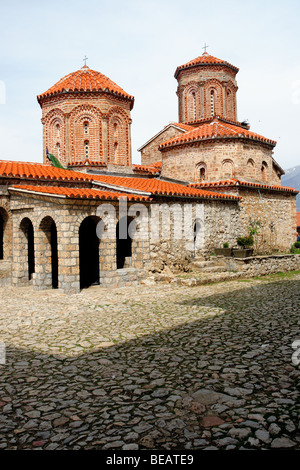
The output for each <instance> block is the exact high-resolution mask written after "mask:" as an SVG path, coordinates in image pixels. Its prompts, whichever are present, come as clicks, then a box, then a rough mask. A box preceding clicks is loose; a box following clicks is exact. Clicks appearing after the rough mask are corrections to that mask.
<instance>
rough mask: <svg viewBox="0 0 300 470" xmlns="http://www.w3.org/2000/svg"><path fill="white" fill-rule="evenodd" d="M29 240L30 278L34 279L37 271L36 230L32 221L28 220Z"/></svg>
mask: <svg viewBox="0 0 300 470" xmlns="http://www.w3.org/2000/svg"><path fill="white" fill-rule="evenodd" d="M27 241H28V279H29V280H30V279H32V274H33V273H34V271H35V257H34V230H33V225H32V222H31V221H30V220H29V221H28V231H27Z"/></svg>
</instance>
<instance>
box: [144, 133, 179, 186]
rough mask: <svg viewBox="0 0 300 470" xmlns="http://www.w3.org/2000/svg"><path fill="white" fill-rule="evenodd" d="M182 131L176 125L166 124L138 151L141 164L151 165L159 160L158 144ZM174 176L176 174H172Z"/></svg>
mask: <svg viewBox="0 0 300 470" xmlns="http://www.w3.org/2000/svg"><path fill="white" fill-rule="evenodd" d="M183 132H184V131H183V130H180V129H179V128H178V127H175V126H167V128H166V129H165V130H163V131H162V132H160V133H159V134H158V135H157V136H156V137H154V138H153V139H152V140H150V142H149V143H147V144H145V145H144V146H143V147H142V148H141V150H140V152H141V164H142V165H151V164H153V163H156V162H159V161H161V159H162V155H161V152H160V150H158V146H159V145H160V144H162V143H163V142H166V141H167V140H169V139H172V138H173V137H176V136H177V135H179V134H182V133H183ZM174 178H176V176H174Z"/></svg>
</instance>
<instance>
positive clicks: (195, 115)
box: [192, 91, 197, 119]
mask: <svg viewBox="0 0 300 470" xmlns="http://www.w3.org/2000/svg"><path fill="white" fill-rule="evenodd" d="M192 97H193V115H194V119H196V117H197V112H196V93H195V92H194V91H193V93H192Z"/></svg>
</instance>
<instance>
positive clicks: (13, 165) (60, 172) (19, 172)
mask: <svg viewBox="0 0 300 470" xmlns="http://www.w3.org/2000/svg"><path fill="white" fill-rule="evenodd" d="M0 176H4V177H10V178H32V179H40V180H65V181H86V180H91V178H90V177H89V175H87V174H85V173H80V172H78V171H72V170H64V169H62V168H56V167H54V166H52V165H48V164H43V163H33V162H14V161H5V160H0Z"/></svg>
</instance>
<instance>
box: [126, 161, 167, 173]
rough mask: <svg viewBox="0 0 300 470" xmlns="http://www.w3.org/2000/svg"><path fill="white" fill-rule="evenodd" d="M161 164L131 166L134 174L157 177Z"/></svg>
mask: <svg viewBox="0 0 300 470" xmlns="http://www.w3.org/2000/svg"><path fill="white" fill-rule="evenodd" d="M161 166H162V162H156V163H153V164H152V165H132V167H133V171H134V172H135V173H144V174H145V173H147V174H149V175H159V174H160V172H161Z"/></svg>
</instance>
